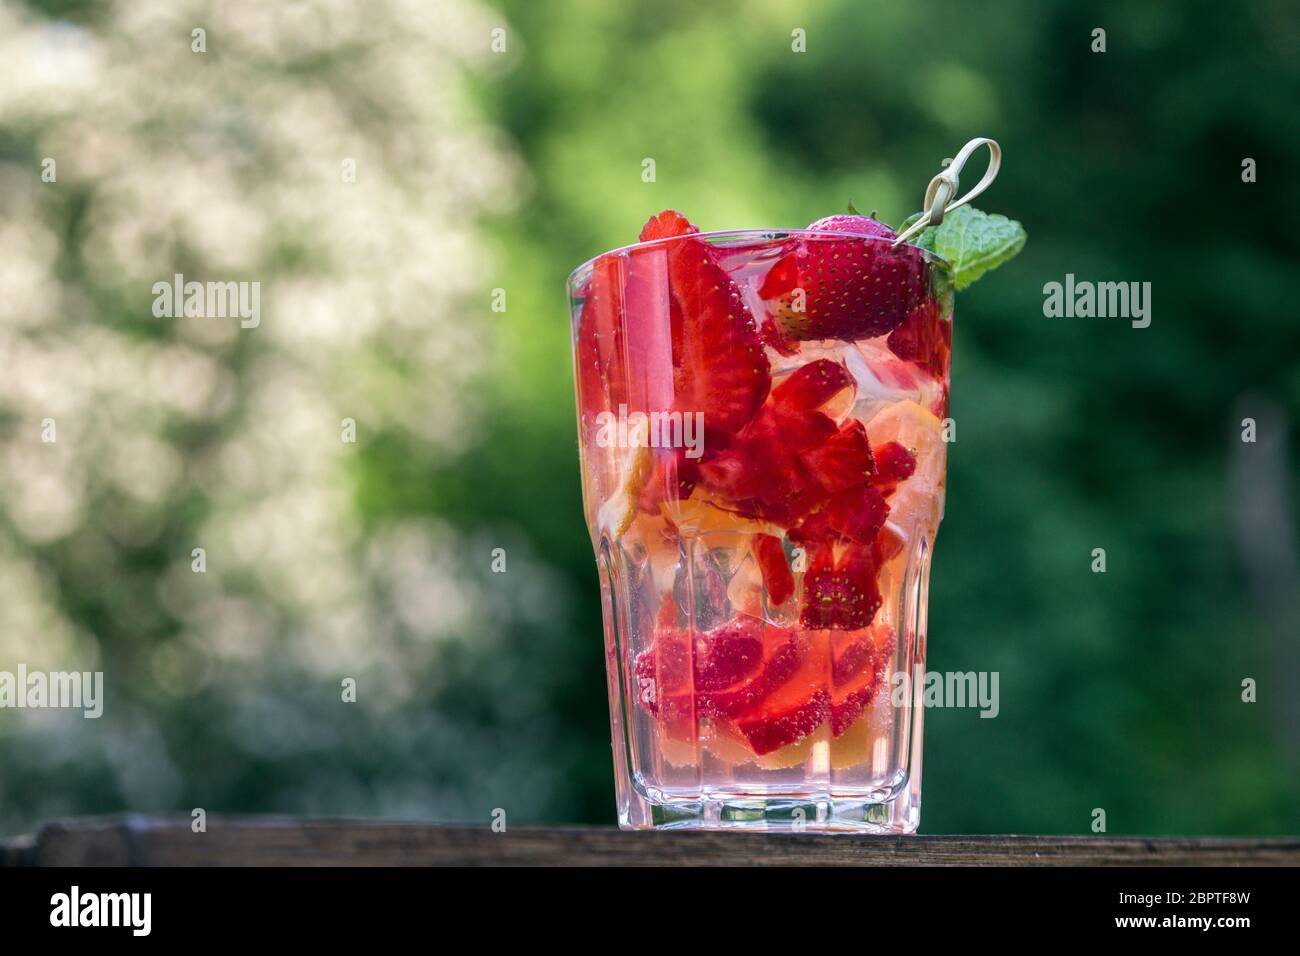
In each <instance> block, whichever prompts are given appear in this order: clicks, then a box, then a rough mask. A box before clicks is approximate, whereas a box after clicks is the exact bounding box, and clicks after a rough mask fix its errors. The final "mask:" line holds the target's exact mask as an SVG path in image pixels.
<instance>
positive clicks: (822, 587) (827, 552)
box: [799, 544, 881, 631]
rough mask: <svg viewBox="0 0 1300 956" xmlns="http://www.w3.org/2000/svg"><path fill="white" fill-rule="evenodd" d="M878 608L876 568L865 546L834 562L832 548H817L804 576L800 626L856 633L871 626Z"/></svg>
mask: <svg viewBox="0 0 1300 956" xmlns="http://www.w3.org/2000/svg"><path fill="white" fill-rule="evenodd" d="M880 605H881V597H880V589H879V588H878V587H877V585H876V565H875V561H874V560H873V559H872V553H871V547H870V546H869V545H868V546H863V545H857V544H855V545H849V546H848V547H846V548H844V550H843V553H842V554H841V555H840V556H839V558H838V559H837V558H836V557H835V548H834V547H833V546H831V545H822V546H820V547H819V548H818V550H817V552H816V555H815V557H814V558H813V563H812V566H811V567H810V568H809V569H808V573H807V574H806V575H805V576H804V595H803V609H802V611H801V612H800V614H799V624H800V626H802V627H805V628H808V629H810V630H822V629H825V628H833V629H835V630H840V631H856V630H860V629H862V628H866V627H870V626H871V622H872V621H873V620H874V619H875V616H876V612H877V611H879V610H880Z"/></svg>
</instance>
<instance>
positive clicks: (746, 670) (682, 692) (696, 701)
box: [633, 616, 807, 739]
mask: <svg viewBox="0 0 1300 956" xmlns="http://www.w3.org/2000/svg"><path fill="white" fill-rule="evenodd" d="M799 637H800V635H799V632H797V631H792V630H786V629H782V628H777V627H768V626H766V625H764V624H763V622H762V621H760V620H758V619H757V618H752V617H746V616H740V617H737V618H736V619H735V620H733V621H731V622H728V623H727V624H724V625H722V626H720V627H717V628H714V629H713V630H711V631H696V632H691V631H688V630H686V629H678V628H675V627H669V628H666V629H663V630H660V631H658V632H657V633H656V635H655V641H654V644H653V645H652V646H651V647H649V648H647V649H646V650H645V651H642V652H641V654H639V655H638V656H637V658H636V661H635V663H634V665H633V676H634V678H635V682H636V685H637V700H638V702H639V703H640V704H641V707H642V709H643V710H645V711H647V712H648V713H650V714H651V715H653V716H655V717H658V718H659V720H660V721H661V722H662V723H664V724H665V725H666V726H667V727H668V729H669V731H670V732H671V734H672V736H674V737H676V738H678V739H687V738H689V737H690V736H691V735H692V733H693V727H694V723H695V721H696V719H698V718H699V717H729V716H731V715H734V714H738V713H742V712H744V711H746V710H748V709H750V708H752V707H754V706H755V705H756V704H758V703H759V702H760V701H762V700H763V699H764V698H765V697H767V696H768V695H769V694H770V693H772V692H773V691H775V690H776V689H778V688H779V687H781V686H782V685H783V684H785V683H786V682H787V681H788V680H789V679H790V678H791V676H792V675H793V674H794V673H795V671H796V670H798V668H799V665H800V663H801V662H802V660H803V656H804V653H805V651H806V649H807V642H805V641H801V640H799ZM692 673H693V675H694V681H693V683H692V680H691V675H692Z"/></svg>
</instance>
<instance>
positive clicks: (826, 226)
mask: <svg viewBox="0 0 1300 956" xmlns="http://www.w3.org/2000/svg"><path fill="white" fill-rule="evenodd" d="M808 228H809V229H811V230H812V231H813V232H847V233H850V234H852V235H855V236H878V237H880V238H881V239H896V238H897V237H898V233H896V232H894V230H892V229H890V228H889V227H888V226H886V225H885V224H884V223H883V222H877V221H876V220H875V219H873V218H871V216H861V215H858V214H857V213H853V214H852V215H847V216H846V215H842V214H841V215H838V216H826V217H825V218H823V219H818V220H817V221H816V222H815V223H813V224H812V225H811V226H809V227H808Z"/></svg>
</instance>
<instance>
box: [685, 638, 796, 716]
mask: <svg viewBox="0 0 1300 956" xmlns="http://www.w3.org/2000/svg"><path fill="white" fill-rule="evenodd" d="M800 637H801V636H800V634H799V632H798V631H794V630H790V629H784V628H779V627H765V628H764V629H763V639H762V659H761V662H760V664H759V666H758V668H757V669H756V670H755V671H753V672H751V673H749V674H746V675H742V676H738V677H737V678H736V679H735V680H733V681H732V682H731V683H730V684H727V685H725V686H722V685H719V686H716V687H704V686H703V684H702V683H700V684H697V688H698V690H699V692H698V697H697V706H698V708H699V712H700V714H702V715H704V716H707V717H732V716H735V715H736V714H740V713H744V712H745V711H748V710H750V709H751V708H753V707H754V706H756V705H757V704H758V703H759V702H760V701H762V700H764V699H766V698H767V697H768V695H770V694H772V693H774V692H775V691H776V690H777V689H778V688H780V687H781V686H782V685H783V684H785V683H786V682H787V681H789V680H790V679H791V678H792V677H793V676H794V674H795V673H796V671H798V670H799V665H800V664H801V663H802V661H803V658H804V655H805V653H806V652H807V649H808V642H807V641H804V640H801V639H800ZM719 653H721V652H720V651H717V650H713V649H710V651H709V656H710V657H713V656H714V655H716V654H719Z"/></svg>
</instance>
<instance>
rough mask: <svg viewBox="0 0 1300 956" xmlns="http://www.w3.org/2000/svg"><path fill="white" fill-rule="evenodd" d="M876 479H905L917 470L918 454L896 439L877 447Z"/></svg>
mask: <svg viewBox="0 0 1300 956" xmlns="http://www.w3.org/2000/svg"><path fill="white" fill-rule="evenodd" d="M875 459H876V467H875V472H876V480H877V481H878V482H880V483H886V482H898V481H905V480H907V479H908V478H911V477H912V473H913V472H914V471H916V454H915V453H914V452H912V451H911V450H910V449H907V448H904V447H903V446H902V445H900V444H899V443H898V442H896V441H891V442H886V443H885V444H883V445H881V446H880V447H879V448H877V449H876V454H875Z"/></svg>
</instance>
